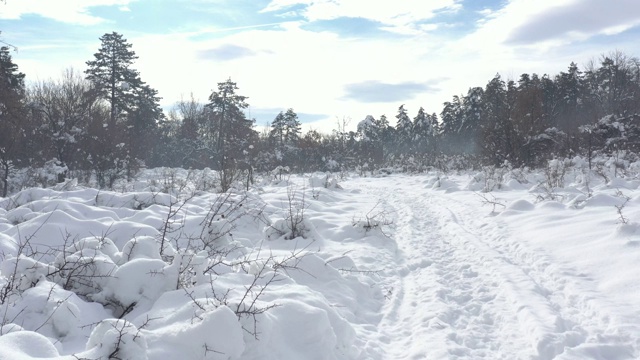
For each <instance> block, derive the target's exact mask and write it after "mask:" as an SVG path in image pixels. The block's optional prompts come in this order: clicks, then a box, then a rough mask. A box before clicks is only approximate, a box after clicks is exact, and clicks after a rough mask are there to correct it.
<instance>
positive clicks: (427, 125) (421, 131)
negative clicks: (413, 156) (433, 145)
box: [412, 107, 431, 152]
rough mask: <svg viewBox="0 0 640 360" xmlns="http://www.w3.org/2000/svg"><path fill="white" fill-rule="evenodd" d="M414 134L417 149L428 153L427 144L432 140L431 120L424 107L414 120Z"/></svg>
mask: <svg viewBox="0 0 640 360" xmlns="http://www.w3.org/2000/svg"><path fill="white" fill-rule="evenodd" d="M412 133H413V134H412V135H413V142H414V143H415V147H416V148H417V149H420V151H421V152H426V150H427V149H426V148H427V144H428V143H429V142H430V140H431V139H430V138H431V119H430V116H429V115H428V114H427V113H425V111H424V108H422V107H420V109H419V110H418V114H417V115H416V117H415V118H413V131H412Z"/></svg>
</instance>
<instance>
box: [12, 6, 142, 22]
mask: <svg viewBox="0 0 640 360" xmlns="http://www.w3.org/2000/svg"><path fill="white" fill-rule="evenodd" d="M132 1H134V0H61V1H51V0H16V1H8V2H7V3H6V4H4V5H2V11H0V19H20V18H21V17H22V16H23V15H29V14H34V15H40V16H42V17H45V18H49V19H53V20H56V21H60V22H65V23H71V24H80V25H93V24H98V23H100V22H103V21H104V19H101V18H99V17H96V16H93V15H91V14H89V12H88V9H89V8H91V7H94V6H112V5H117V6H120V7H121V8H122V7H126V6H127V5H128V4H129V3H131V2H132Z"/></svg>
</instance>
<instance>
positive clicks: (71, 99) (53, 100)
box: [28, 69, 97, 182]
mask: <svg viewBox="0 0 640 360" xmlns="http://www.w3.org/2000/svg"><path fill="white" fill-rule="evenodd" d="M28 101H29V104H30V110H31V114H32V117H33V118H34V120H35V121H36V123H37V128H38V130H39V132H40V133H41V134H43V135H44V138H45V139H46V144H44V146H47V147H51V148H52V150H53V156H55V158H56V160H57V166H59V167H60V168H61V169H65V168H68V167H69V165H70V164H69V162H70V160H71V158H72V156H73V154H76V153H77V152H78V150H79V149H78V146H79V145H78V142H79V140H80V139H81V138H82V137H83V136H85V135H86V132H87V128H88V126H89V119H90V117H91V115H90V114H91V112H92V111H93V109H94V107H95V105H96V101H97V98H96V97H95V96H94V94H93V93H92V92H91V85H90V83H89V82H88V81H87V80H85V79H83V78H82V77H81V76H79V74H78V73H77V72H75V71H74V70H73V69H67V70H66V71H65V72H64V74H63V76H62V78H61V79H59V80H45V81H40V82H37V83H34V84H33V85H32V86H31V87H30V88H29V91H28ZM46 160H50V159H46ZM65 174H66V171H63V172H60V173H59V174H58V181H59V182H60V181H63V180H64V177H65Z"/></svg>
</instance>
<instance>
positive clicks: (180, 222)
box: [0, 161, 640, 360]
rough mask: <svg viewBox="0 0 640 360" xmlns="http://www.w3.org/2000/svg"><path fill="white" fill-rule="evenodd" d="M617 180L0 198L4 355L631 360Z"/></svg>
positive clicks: (187, 183) (631, 282)
mask: <svg viewBox="0 0 640 360" xmlns="http://www.w3.org/2000/svg"><path fill="white" fill-rule="evenodd" d="M614 171H615V172H616V173H614ZM617 172H618V170H614V168H613V167H612V168H611V169H609V168H607V167H605V170H603V169H602V168H601V169H600V170H599V171H588V170H587V169H586V164H584V163H580V162H579V161H577V162H574V163H573V164H572V166H571V167H570V168H569V167H565V166H564V165H563V164H561V163H558V162H556V163H551V165H550V166H549V168H548V169H547V171H546V174H545V172H542V171H541V172H527V171H521V170H513V171H507V170H501V169H497V170H496V169H491V168H487V169H485V170H484V171H482V172H478V173H462V174H442V173H438V172H429V173H425V174H419V175H403V174H392V175H389V176H381V175H378V176H368V177H359V176H351V177H346V178H343V179H339V180H336V179H335V178H333V177H327V176H326V175H323V174H315V175H312V176H305V177H303V176H292V177H290V178H286V177H285V178H284V179H280V178H279V177H278V179H266V180H263V181H262V182H261V183H259V184H257V186H256V187H254V188H253V189H252V190H250V191H249V192H248V193H246V192H243V191H241V190H237V191H234V192H231V193H229V194H216V193H214V192H209V191H206V189H207V175H206V174H205V173H202V174H199V175H198V176H192V175H193V174H192V173H188V172H186V171H182V170H180V171H169V170H166V169H164V170H162V169H158V170H154V171H148V172H147V173H146V174H145V176H144V177H142V178H141V179H140V180H139V181H138V182H136V183H130V184H127V185H126V186H123V187H122V189H120V190H119V191H98V190H95V189H89V188H84V187H80V186H77V185H75V184H74V183H73V182H71V183H69V184H67V185H66V186H60V187H59V188H57V189H28V190H24V191H22V192H20V193H18V194H16V195H14V196H12V197H10V198H6V199H0V254H2V255H1V257H0V259H1V260H2V263H1V265H0V270H1V271H2V274H1V275H2V277H1V278H0V286H1V288H0V290H1V291H0V319H2V320H1V321H0V323H1V324H2V327H1V328H0V331H1V333H0V334H1V336H0V359H18V360H21V359H36V358H38V359H40V358H53V359H77V358H87V359H108V358H109V357H112V358H119V359H158V360H159V359H273V360H275V359H292V360H293V359H296V360H297V359H637V358H639V357H640V282H639V281H638V279H639V278H640V190H639V189H638V187H639V185H640V181H639V180H637V179H636V177H635V175H634V174H637V171H632V166H631V165H630V167H629V169H628V172H627V174H626V175H620V174H617ZM597 173H600V174H601V175H598V174H597ZM160 190H162V191H164V192H161V191H160ZM167 192H168V193H167Z"/></svg>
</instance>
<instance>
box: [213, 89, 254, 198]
mask: <svg viewBox="0 0 640 360" xmlns="http://www.w3.org/2000/svg"><path fill="white" fill-rule="evenodd" d="M236 90H238V87H237V86H236V83H235V82H233V81H231V79H228V80H227V81H225V82H221V83H218V91H214V92H213V93H211V95H210V96H209V103H208V104H207V105H206V106H207V108H208V109H209V110H210V111H211V121H214V122H215V124H216V125H217V126H216V129H217V138H216V144H215V148H216V152H217V156H218V164H217V165H218V168H219V170H220V171H221V186H222V190H223V191H226V190H228V189H229V187H230V186H231V184H232V182H233V181H234V177H235V176H236V169H237V168H238V166H239V165H240V163H245V164H247V163H251V161H252V159H250V158H248V157H247V156H248V155H249V154H250V151H249V150H250V146H251V145H252V143H253V142H255V140H256V138H257V135H258V134H257V133H256V131H255V130H253V128H252V127H253V120H249V119H247V117H246V115H245V114H244V111H243V110H244V109H246V108H247V107H248V106H249V105H248V104H247V103H246V99H247V97H246V96H242V95H238V94H236Z"/></svg>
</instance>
